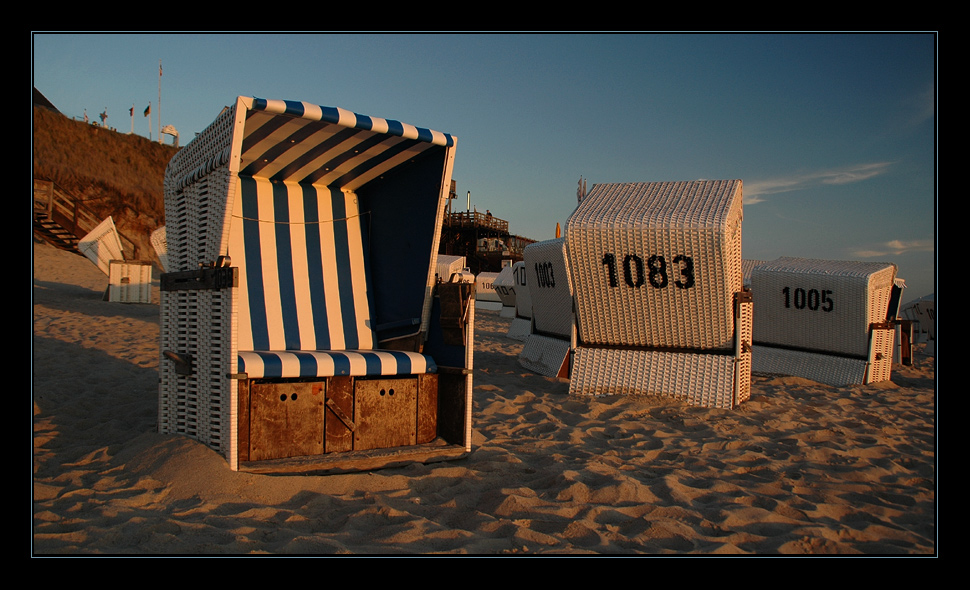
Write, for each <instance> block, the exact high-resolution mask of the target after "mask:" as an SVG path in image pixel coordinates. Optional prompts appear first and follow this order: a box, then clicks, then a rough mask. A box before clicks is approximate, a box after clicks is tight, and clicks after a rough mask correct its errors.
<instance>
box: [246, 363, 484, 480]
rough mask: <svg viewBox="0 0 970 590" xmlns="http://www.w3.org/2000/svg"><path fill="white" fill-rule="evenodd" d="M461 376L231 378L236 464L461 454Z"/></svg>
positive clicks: (289, 469) (332, 468)
mask: <svg viewBox="0 0 970 590" xmlns="http://www.w3.org/2000/svg"><path fill="white" fill-rule="evenodd" d="M452 373H453V374H452ZM462 373H463V371H461V370H457V371H451V372H449V371H447V370H446V371H445V372H444V374H443V375H437V374H425V375H416V376H409V377H394V378H384V377H382V378H359V377H358V378H355V377H331V378H327V379H321V380H256V379H253V380H249V379H242V380H239V382H238V408H239V412H238V415H239V421H238V436H237V444H238V460H239V465H238V469H239V470H240V471H247V472H253V473H278V474H283V473H288V474H293V473H331V472H349V471H360V470H362V469H376V468H379V467H386V466H390V465H394V464H404V463H406V462H414V461H422V462H430V461H435V460H448V459H452V458H457V457H460V456H463V455H464V453H465V451H466V450H467V449H466V447H465V445H463V444H462V436H463V434H462V426H461V425H462V423H463V420H464V414H465V408H464V400H465V392H464V389H465V387H464V384H465V379H464V376H463V375H462ZM439 426H440V428H439Z"/></svg>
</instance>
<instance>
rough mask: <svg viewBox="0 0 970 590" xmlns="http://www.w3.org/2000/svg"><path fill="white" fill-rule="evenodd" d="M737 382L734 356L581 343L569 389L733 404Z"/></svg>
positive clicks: (721, 405)
mask: <svg viewBox="0 0 970 590" xmlns="http://www.w3.org/2000/svg"><path fill="white" fill-rule="evenodd" d="M701 376H702V377H701ZM734 384H735V357H734V356H731V355H720V354H694V353H674V352H659V351H650V350H631V349H625V350H624V349H606V348H577V349H576V352H575V355H574V357H573V367H572V374H571V376H570V381H569V393H570V394H571V395H659V396H671V397H675V398H680V399H683V400H684V401H687V402H688V403H689V404H691V405H701V406H705V407H717V408H731V407H733V406H734V405H735V402H734Z"/></svg>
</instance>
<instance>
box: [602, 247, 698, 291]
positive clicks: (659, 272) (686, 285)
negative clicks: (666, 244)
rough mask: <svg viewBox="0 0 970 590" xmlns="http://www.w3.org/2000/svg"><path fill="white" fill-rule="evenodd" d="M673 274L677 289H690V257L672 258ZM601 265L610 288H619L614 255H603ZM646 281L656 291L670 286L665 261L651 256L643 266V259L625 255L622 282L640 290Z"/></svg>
mask: <svg viewBox="0 0 970 590" xmlns="http://www.w3.org/2000/svg"><path fill="white" fill-rule="evenodd" d="M673 263H674V264H673V272H676V273H679V274H678V275H677V278H676V279H675V280H674V285H676V286H677V288H678V289H690V288H691V287H693V286H694V259H693V258H692V257H690V256H685V255H683V254H678V255H676V256H674V260H673ZM603 265H604V266H606V270H607V278H608V280H609V282H610V287H619V286H620V281H619V274H618V268H617V265H616V255H615V254H612V253H610V252H607V253H606V254H604V255H603ZM646 281H649V282H650V285H651V286H652V287H654V288H656V289H663V288H664V287H666V286H667V285H669V284H670V277H669V275H668V271H667V259H666V258H665V257H663V256H661V255H658V254H653V255H652V256H650V258H648V259H647V262H646V265H644V262H643V258H641V257H640V256H638V255H636V254H627V255H626V256H624V258H623V282H625V283H626V284H627V286H629V287H633V288H634V289H637V288H640V287H642V286H643V285H644V283H645V282H646Z"/></svg>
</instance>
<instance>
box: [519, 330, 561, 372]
mask: <svg viewBox="0 0 970 590" xmlns="http://www.w3.org/2000/svg"><path fill="white" fill-rule="evenodd" d="M568 356H569V340H563V339H561V338H552V337H549V336H543V335H542V334H531V335H529V337H528V338H527V339H526V341H525V345H524V346H523V347H522V351H521V352H520V353H519V364H520V365H522V366H523V367H525V368H526V369H529V370H530V371H533V372H535V373H538V374H540V375H545V376H546V377H555V376H556V375H558V373H559V368H560V367H562V364H563V361H565V360H566V357H568Z"/></svg>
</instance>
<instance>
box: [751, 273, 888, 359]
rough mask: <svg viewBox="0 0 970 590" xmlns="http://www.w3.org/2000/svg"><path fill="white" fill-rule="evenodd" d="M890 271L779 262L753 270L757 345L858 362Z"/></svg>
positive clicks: (880, 311) (883, 302)
mask: <svg viewBox="0 0 970 590" xmlns="http://www.w3.org/2000/svg"><path fill="white" fill-rule="evenodd" d="M895 276H896V267H895V265H893V264H890V263H883V262H851V261H840V260H814V259H808V258H788V257H786V258H779V259H777V260H773V261H769V262H765V263H763V264H761V265H759V266H757V267H755V268H754V270H753V271H752V276H751V289H752V291H753V292H754V308H755V309H754V315H755V318H756V319H755V322H754V330H753V337H754V341H755V343H757V344H768V345H773V346H787V347H792V348H798V349H805V350H813V351H818V352H825V353H835V354H843V355H849V356H855V357H859V358H864V357H865V356H866V355H867V354H868V351H869V325H870V324H872V323H879V322H883V321H885V319H886V312H887V310H888V308H889V299H890V297H891V296H892V286H893V280H894V279H895Z"/></svg>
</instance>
